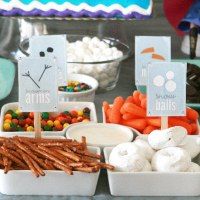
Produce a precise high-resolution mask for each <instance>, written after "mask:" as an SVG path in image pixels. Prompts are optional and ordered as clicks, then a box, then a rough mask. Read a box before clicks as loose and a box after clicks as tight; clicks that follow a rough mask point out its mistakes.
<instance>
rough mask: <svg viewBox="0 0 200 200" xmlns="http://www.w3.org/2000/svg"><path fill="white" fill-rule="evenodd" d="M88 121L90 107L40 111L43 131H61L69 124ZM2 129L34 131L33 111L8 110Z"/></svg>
mask: <svg viewBox="0 0 200 200" xmlns="http://www.w3.org/2000/svg"><path fill="white" fill-rule="evenodd" d="M89 121H90V109H89V108H87V107H85V108H84V109H82V110H75V109H74V110H71V111H64V112H62V113H59V114H58V115H56V116H55V115H51V114H50V113H48V112H43V113H41V128H42V130H43V131H62V130H63V129H64V128H66V127H68V126H69V125H70V124H73V123H78V122H89ZM3 130H4V131H7V132H8V131H10V132H15V131H27V132H31V131H34V113H33V112H29V113H27V112H21V111H20V110H19V109H18V110H15V111H14V110H8V111H7V112H6V113H5V116H4V123H3Z"/></svg>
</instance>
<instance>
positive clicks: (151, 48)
mask: <svg viewBox="0 0 200 200" xmlns="http://www.w3.org/2000/svg"><path fill="white" fill-rule="evenodd" d="M159 61H162V62H163V61H171V38H170V37H164V36H136V37H135V84H136V85H141V86H142V85H143V86H146V84H147V66H148V64H149V63H151V62H159Z"/></svg>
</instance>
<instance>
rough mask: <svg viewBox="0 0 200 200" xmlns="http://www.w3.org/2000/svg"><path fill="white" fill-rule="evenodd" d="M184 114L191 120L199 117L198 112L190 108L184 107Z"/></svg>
mask: <svg viewBox="0 0 200 200" xmlns="http://www.w3.org/2000/svg"><path fill="white" fill-rule="evenodd" d="M186 115H187V118H188V119H190V120H192V121H196V120H197V119H198V118H199V114H198V112H197V111H196V110H194V109H191V108H187V109H186Z"/></svg>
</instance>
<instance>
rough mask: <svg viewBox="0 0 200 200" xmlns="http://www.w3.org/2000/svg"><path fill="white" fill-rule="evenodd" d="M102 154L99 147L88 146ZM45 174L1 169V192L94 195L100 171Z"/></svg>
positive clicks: (48, 171) (47, 171)
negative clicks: (36, 175)
mask: <svg viewBox="0 0 200 200" xmlns="http://www.w3.org/2000/svg"><path fill="white" fill-rule="evenodd" d="M88 148H89V150H91V152H93V153H97V154H100V149H99V148H98V147H88ZM44 172H45V174H46V175H45V176H43V177H39V178H36V177H35V176H34V175H33V174H32V173H31V171H30V170H12V171H9V172H8V173H7V174H4V171H3V170H0V192H1V193H2V194H6V195H67V196H68V195H76V196H93V195H94V194H95V190H96V186H97V182H98V177H99V173H100V172H96V173H84V172H74V175H67V174H66V173H65V172H63V171H56V170H52V171H50V170H44Z"/></svg>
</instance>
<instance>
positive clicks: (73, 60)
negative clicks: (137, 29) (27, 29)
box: [19, 35, 131, 92]
mask: <svg viewBox="0 0 200 200" xmlns="http://www.w3.org/2000/svg"><path fill="white" fill-rule="evenodd" d="M66 40H67V52H66V54H67V59H68V61H67V63H68V65H67V70H68V73H78V74H86V75H89V76H91V77H93V78H95V79H96V80H97V81H98V82H99V88H98V92H104V91H109V90H112V89H113V88H114V87H115V86H116V84H117V81H118V78H119V72H120V64H121V62H122V61H123V60H125V59H126V58H128V57H129V56H130V55H131V50H130V47H129V46H128V45H127V44H125V43H123V42H121V41H120V40H118V39H116V38H108V37H96V36H86V35H67V38H66ZM19 49H20V50H21V51H22V53H24V54H25V55H27V56H28V55H29V39H25V40H24V41H22V42H21V43H20V46H19Z"/></svg>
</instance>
